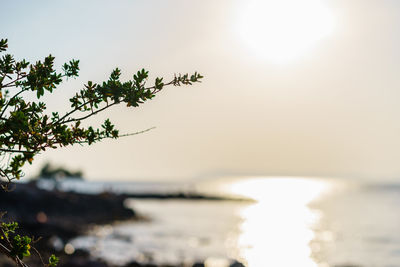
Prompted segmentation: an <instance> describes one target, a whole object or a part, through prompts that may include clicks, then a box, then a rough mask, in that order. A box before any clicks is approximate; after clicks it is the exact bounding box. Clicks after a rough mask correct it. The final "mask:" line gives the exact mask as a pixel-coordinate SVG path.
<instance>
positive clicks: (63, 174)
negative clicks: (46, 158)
mask: <svg viewBox="0 0 400 267" xmlns="http://www.w3.org/2000/svg"><path fill="white" fill-rule="evenodd" d="M37 178H39V179H60V178H74V179H83V172H82V171H72V170H68V169H66V168H64V167H55V166H53V165H51V164H50V163H49V162H47V163H46V164H44V165H43V167H42V168H41V169H40V172H39V175H38V176H37Z"/></svg>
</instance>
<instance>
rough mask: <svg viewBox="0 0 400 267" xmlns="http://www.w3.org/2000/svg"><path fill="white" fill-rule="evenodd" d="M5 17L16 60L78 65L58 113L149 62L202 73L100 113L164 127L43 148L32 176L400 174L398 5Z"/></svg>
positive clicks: (118, 7)
mask: <svg viewBox="0 0 400 267" xmlns="http://www.w3.org/2000/svg"><path fill="white" fill-rule="evenodd" d="M266 3H267V4H266ZM277 3H284V4H277ZM299 3H300V4H299ZM0 12H1V16H0V25H1V26H0V30H1V31H0V32H1V35H2V37H5V38H8V39H9V47H10V49H9V52H11V53H14V54H15V55H16V57H17V58H27V59H28V60H30V61H35V60H38V59H41V58H43V57H44V56H46V55H48V54H49V53H51V54H52V55H54V56H56V60H57V64H58V65H61V64H62V63H63V62H65V61H67V60H70V59H71V58H76V59H80V60H81V72H80V77H79V78H78V79H76V80H69V81H68V82H66V83H65V84H64V85H63V86H61V87H60V89H59V90H58V91H57V93H56V94H55V95H54V96H52V97H50V98H48V100H49V101H50V103H51V104H49V108H52V109H59V110H61V111H65V110H66V108H67V107H68V105H69V104H68V100H67V98H68V97H70V96H72V95H73V94H74V92H76V90H79V89H80V88H81V87H82V85H83V83H85V82H86V81H88V80H93V81H95V82H99V81H102V80H105V79H107V78H108V75H109V73H110V72H111V70H112V69H113V68H115V67H117V66H118V67H120V68H121V69H122V71H123V74H124V75H123V78H124V79H128V78H130V77H131V75H132V74H133V73H134V72H135V71H137V70H138V69H139V68H142V67H145V68H147V69H148V70H149V71H150V72H151V74H152V79H154V77H155V76H165V78H166V79H168V77H172V76H173V74H174V73H179V72H192V71H199V72H200V73H202V74H204V76H205V78H204V81H203V83H201V84H196V85H195V86H192V87H180V88H179V87H171V88H166V89H165V91H163V92H162V93H160V94H159V95H158V96H157V97H156V98H155V99H154V100H152V101H150V102H148V103H145V104H144V105H143V106H141V107H139V108H137V109H128V108H126V107H121V108H115V109H113V110H110V111H109V112H108V113H107V114H104V116H100V117H99V118H98V119H95V120H93V121H91V122H92V123H98V122H100V119H104V118H105V117H110V119H112V121H113V122H114V123H115V124H116V125H118V127H119V128H120V129H121V131H122V132H135V131H138V130H143V129H146V128H149V127H152V126H156V127H157V128H156V129H154V130H152V131H150V132H148V133H145V134H141V135H138V136H134V137H129V138H123V139H119V140H107V141H104V142H102V143H99V144H96V145H93V146H89V147H80V146H77V147H73V148H67V149H59V150H54V151H49V152H46V153H43V154H42V155H40V156H39V157H38V158H37V159H35V162H34V164H33V165H32V166H31V167H28V168H25V171H26V173H27V176H29V175H34V174H36V172H37V171H38V168H39V167H40V166H41V165H42V164H43V163H44V162H45V161H52V162H54V163H55V164H60V165H61V164H62V165H65V166H68V167H70V168H72V169H74V168H75V169H82V170H84V172H85V173H86V175H87V177H88V178H90V179H108V178H113V179H130V178H132V179H133V178H135V179H173V178H179V179H180V178H192V177H195V178H196V177H208V176H213V175H226V174H227V175H235V174H239V175H299V176H339V177H356V178H364V179H396V178H400V86H399V85H400V76H399V69H400V53H399V51H400V50H399V47H400V3H399V2H398V1H395V0H391V1H389V0H376V1H369V0H353V1H351V0H337V1H322V0H321V1H318V0H304V1H294V0H287V1H286V0H285V1H283V2H282V1H269V2H268V1H262V0H254V1H245V0H242V1H239V0H231V1H228V0H227V1H223V0H218V1H216V0H202V1H187V0H179V1H178V0H173V1H171V0H169V1H165V0H159V1H155V0H146V1H135V0H129V1H128V0H125V1H105V0H104V1H100V0H95V1H94V0H93V1H50V0H49V1H11V0H10V1H3V2H2V9H1V11H0ZM252 12H253V13H252ZM257 12H258V13H257Z"/></svg>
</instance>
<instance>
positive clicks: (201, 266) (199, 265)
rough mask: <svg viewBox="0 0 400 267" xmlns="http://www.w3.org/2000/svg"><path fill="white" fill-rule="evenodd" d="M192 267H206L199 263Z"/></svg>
mask: <svg viewBox="0 0 400 267" xmlns="http://www.w3.org/2000/svg"><path fill="white" fill-rule="evenodd" d="M192 267H204V263H201V262H197V263H195V264H193V266H192Z"/></svg>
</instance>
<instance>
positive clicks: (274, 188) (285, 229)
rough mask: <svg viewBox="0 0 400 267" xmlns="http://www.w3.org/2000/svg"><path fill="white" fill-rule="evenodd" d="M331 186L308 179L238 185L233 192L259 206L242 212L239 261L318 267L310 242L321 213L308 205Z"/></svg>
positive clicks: (259, 266)
mask: <svg viewBox="0 0 400 267" xmlns="http://www.w3.org/2000/svg"><path fill="white" fill-rule="evenodd" d="M330 189H331V188H330V184H328V183H327V182H324V181H320V180H311V179H304V178H259V179H251V180H243V181H240V182H237V183H234V184H232V185H231V187H230V191H231V192H232V193H234V194H236V195H240V196H244V197H249V198H253V199H254V200H256V203H255V204H253V205H250V206H248V207H246V208H244V209H243V210H242V211H241V217H242V218H243V224H242V226H241V235H240V237H239V240H238V246H239V250H240V251H241V255H239V258H240V259H241V260H243V261H244V262H246V263H247V266H249V267H265V266H275V267H287V266H303V267H316V266H317V264H316V262H315V261H314V260H313V259H312V251H311V248H310V245H309V244H310V242H311V241H312V240H313V238H314V235H315V234H314V231H313V229H312V227H313V225H315V224H316V223H317V222H318V220H319V214H318V213H317V212H315V211H313V210H311V209H310V208H309V207H308V204H309V203H310V202H311V201H313V200H315V199H316V198H318V197H321V196H322V195H323V194H324V193H325V192H328V191H329V190H330Z"/></svg>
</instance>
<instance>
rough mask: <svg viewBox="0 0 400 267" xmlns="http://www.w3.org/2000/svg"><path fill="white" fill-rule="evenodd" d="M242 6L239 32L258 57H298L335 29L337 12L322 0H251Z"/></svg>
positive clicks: (278, 59)
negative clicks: (334, 12) (335, 13)
mask: <svg viewBox="0 0 400 267" xmlns="http://www.w3.org/2000/svg"><path fill="white" fill-rule="evenodd" d="M244 3H245V4H244V5H245V6H242V7H241V10H240V18H239V23H238V24H239V25H238V29H239V34H240V35H241V38H242V39H243V40H244V42H245V43H246V44H247V45H248V46H249V47H250V49H251V50H252V51H253V52H254V53H255V55H256V56H257V57H262V58H264V59H267V60H269V61H272V62H275V63H279V64H282V63H286V62H289V61H291V60H293V59H296V58H298V57H300V56H302V55H303V54H305V53H306V52H307V51H309V50H310V49H312V47H313V46H314V45H315V44H316V43H317V42H318V41H319V40H321V39H323V38H324V37H326V36H328V35H329V34H331V33H332V31H333V29H334V24H335V20H334V16H333V14H332V12H331V10H330V9H329V8H328V7H327V6H326V5H324V2H323V1H322V0H303V1H298V0H279V1H276V0H250V1H244Z"/></svg>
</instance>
